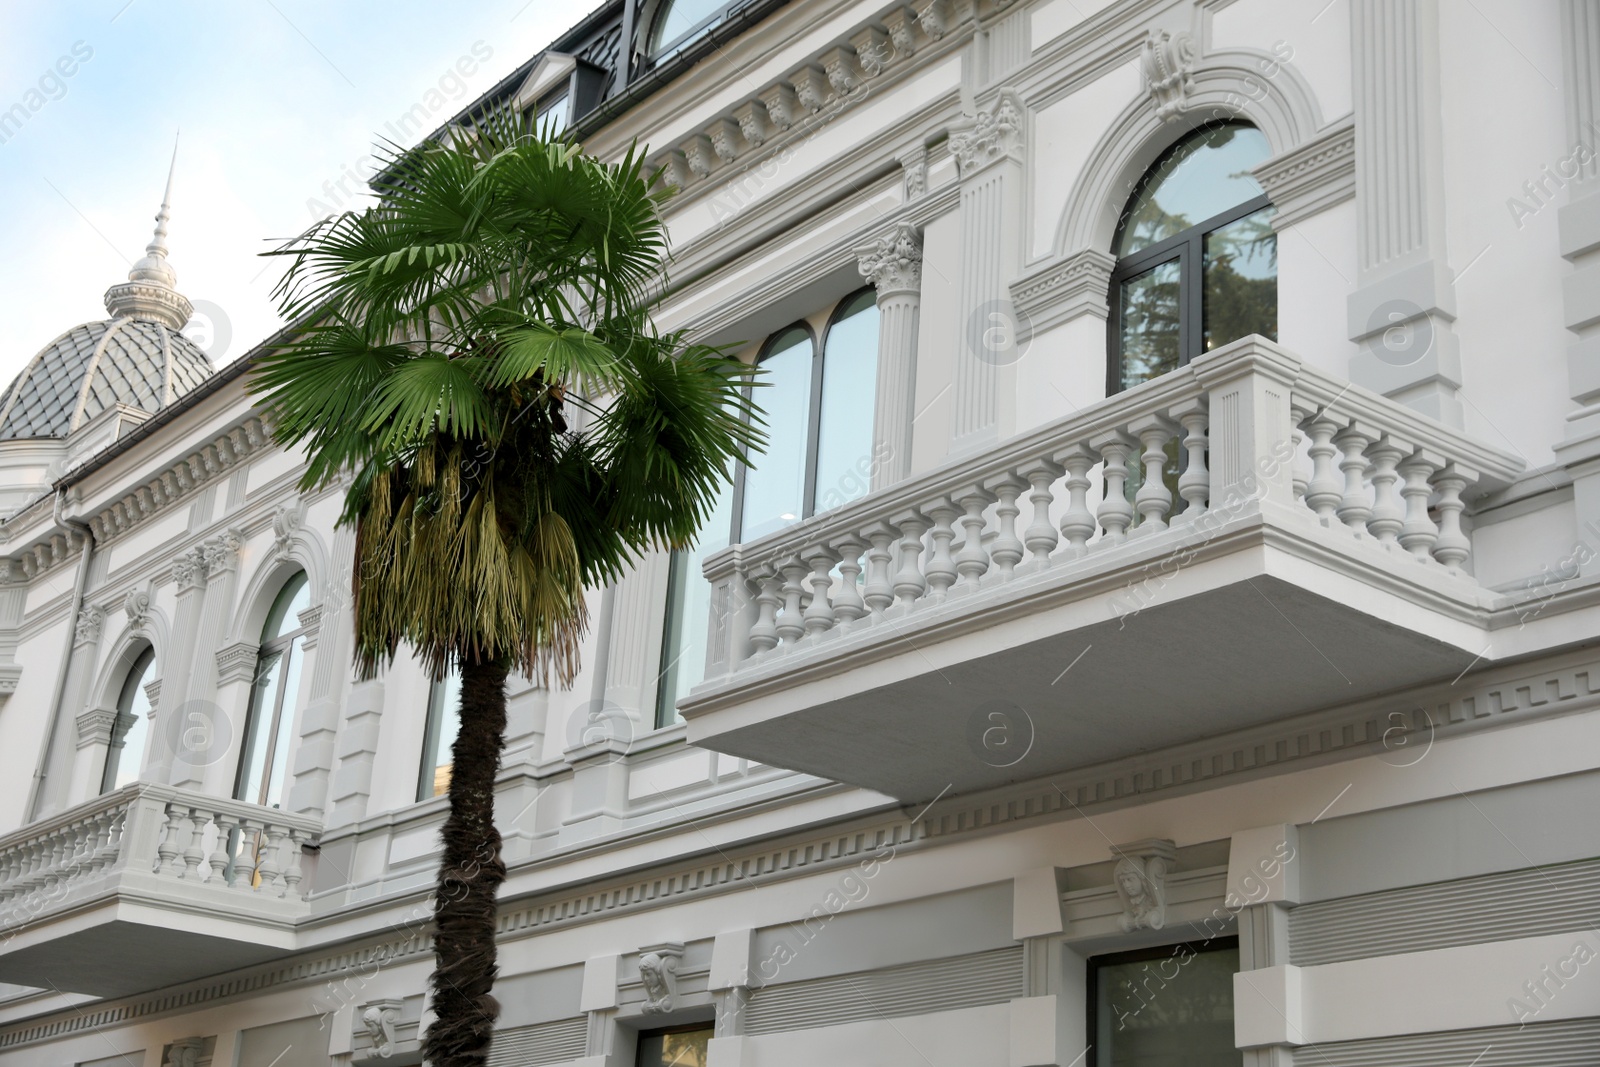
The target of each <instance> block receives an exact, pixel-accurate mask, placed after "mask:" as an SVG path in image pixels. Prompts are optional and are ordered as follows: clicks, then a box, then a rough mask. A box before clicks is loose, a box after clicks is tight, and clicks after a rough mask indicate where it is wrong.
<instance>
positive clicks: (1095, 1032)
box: [1083, 934, 1239, 1067]
mask: <svg viewBox="0 0 1600 1067" xmlns="http://www.w3.org/2000/svg"><path fill="white" fill-rule="evenodd" d="M1238 947H1239V937H1238V935H1237V934H1229V935H1228V936H1226V937H1212V938H1207V939H1206V940H1204V941H1169V942H1166V943H1165V944H1161V945H1151V946H1149V947H1148V948H1136V949H1131V950H1129V951H1127V952H1108V953H1105V954H1104V955H1099V956H1090V957H1089V958H1088V959H1087V960H1085V961H1084V972H1085V973H1084V995H1083V1001H1084V1008H1085V1018H1086V1019H1087V1020H1088V1022H1087V1025H1086V1026H1085V1028H1084V1043H1085V1044H1086V1045H1087V1046H1088V1048H1087V1050H1086V1052H1085V1055H1084V1061H1083V1064H1084V1067H1108V1065H1104V1064H1099V1063H1098V1062H1097V1059H1096V1056H1097V1050H1098V1049H1099V1046H1100V981H1099V978H1100V975H1099V971H1100V968H1102V967H1108V966H1115V965H1117V964H1121V963H1142V962H1144V961H1146V960H1164V959H1169V958H1171V956H1172V954H1173V953H1174V952H1176V951H1177V950H1178V949H1180V948H1187V949H1188V950H1189V951H1190V952H1192V953H1194V954H1195V955H1199V954H1200V953H1202V952H1226V951H1228V950H1229V949H1238Z"/></svg>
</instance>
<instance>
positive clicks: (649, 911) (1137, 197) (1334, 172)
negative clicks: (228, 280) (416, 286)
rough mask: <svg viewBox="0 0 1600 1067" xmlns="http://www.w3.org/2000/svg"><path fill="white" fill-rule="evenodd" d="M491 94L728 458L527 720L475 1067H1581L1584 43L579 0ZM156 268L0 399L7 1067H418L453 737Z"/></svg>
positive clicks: (1539, 31) (1380, 19) (1591, 658)
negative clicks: (369, 634)
mask: <svg viewBox="0 0 1600 1067" xmlns="http://www.w3.org/2000/svg"><path fill="white" fill-rule="evenodd" d="M507 101H511V102H514V103H515V105H516V106H518V107H521V108H523V109H525V110H530V111H532V112H533V113H535V114H536V115H537V116H539V117H540V119H541V120H542V121H544V122H547V123H551V124H555V125H557V126H562V127H568V128H574V129H575V130H576V132H577V134H578V136H579V138H580V139H581V140H582V142H583V143H584V145H585V146H586V148H587V149H588V150H589V151H591V152H593V153H595V154H598V155H600V156H601V157H603V158H604V157H614V156H620V155H621V154H622V153H623V152H624V151H626V150H627V148H628V146H629V145H630V144H631V143H633V142H635V141H637V142H639V143H641V144H647V145H649V146H650V152H649V157H648V158H649V159H650V162H651V166H653V167H655V168H658V169H660V170H662V171H663V172H664V174H665V176H666V177H667V179H668V180H670V181H671V182H672V183H673V184H675V185H678V186H679V187H680V188H681V191H680V193H679V195H678V196H677V197H676V198H675V199H674V200H672V201H671V203H670V204H669V206H668V208H667V211H666V222H667V225H668V228H669V230H670V233H671V237H672V242H673V247H674V250H675V260H674V263H673V267H672V274H671V277H670V279H669V281H668V286H667V292H668V296H667V298H666V301H665V303H664V305H663V307H662V311H661V313H660V316H659V318H660V321H661V323H662V324H663V325H664V326H668V327H672V328H683V329H685V330H687V331H689V333H690V334H691V335H692V336H694V337H695V338H697V339H700V340H705V341H708V342H711V343H716V344H728V345H731V346H733V350H734V351H736V352H737V353H738V354H739V356H740V358H742V359H745V360H747V361H750V362H755V363H760V364H761V365H762V366H763V367H764V368H765V369H766V371H767V372H768V373H767V374H766V376H765V380H766V381H767V382H768V383H769V385H768V387H766V388H764V389H763V391H762V393H761V395H760V396H759V397H758V401H759V402H760V403H761V405H762V406H763V407H764V408H765V409H766V411H767V412H768V416H769V418H768V422H769V435H770V437H771V443H770V445H769V448H768V451H767V454H766V455H765V456H764V457H762V458H761V459H759V460H758V461H756V465H755V469H754V470H751V471H748V472H746V471H740V472H738V474H737V477H736V479H735V484H734V485H733V486H732V487H730V490H729V492H728V493H727V494H726V496H725V498H724V500H723V502H722V504H721V506H720V508H719V510H718V513H717V515H716V516H715V517H714V518H713V520H712V521H711V522H710V524H708V527H707V529H706V530H705V532H704V535H703V537H702V541H701V543H700V545H698V546H697V547H696V549H695V550H694V551H692V552H683V553H677V554H670V553H661V554H659V555H656V556H652V557H650V558H647V559H644V560H642V561H640V563H639V565H638V566H637V567H636V568H635V569H634V570H633V571H632V572H631V573H629V574H628V575H627V576H626V577H625V578H624V579H622V580H621V581H619V582H618V583H616V584H615V585H614V586H612V587H609V588H606V589H604V590H596V591H594V592H593V594H592V604H591V609H592V610H591V616H592V618H593V619H594V620H595V624H594V626H593V627H592V629H591V633H590V635H589V637H588V641H587V644H586V646H585V648H584V650H583V662H584V666H585V672H584V674H583V676H582V677H581V678H580V679H579V681H578V683H577V684H576V685H575V686H574V687H573V688H572V689H570V690H560V689H545V688H541V687H538V686H535V685H532V684H531V683H528V682H525V681H524V682H522V683H518V684H515V685H513V687H512V690H511V692H510V709H511V725H510V728H509V732H508V737H507V753H506V758H505V765H504V770H503V773H502V776H501V789H500V794H499V798H498V804H499V811H500V813H501V828H502V832H503V834H504V837H505V850H506V859H507V862H508V864H509V876H508V879H507V881H506V883H505V885H504V887H503V889H502V892H501V920H500V923H501V925H500V930H501V940H500V953H501V955H500V964H501V965H500V979H499V982H498V984H497V987H496V996H497V997H498V998H499V1000H500V1002H501V1004H502V1006H503V1011H502V1015H501V1019H500V1029H499V1031H498V1036H497V1038H496V1043H495V1050H494V1053H493V1058H492V1061H491V1062H493V1063H496V1064H505V1065H512V1064H516V1065H527V1067H538V1065H547V1064H551V1065H553V1064H578V1063H581V1064H584V1065H585V1067H655V1065H657V1064H665V1063H680V1064H695V1065H705V1064H710V1065H712V1067H791V1065H792V1067H799V1065H801V1064H807V1065H809V1064H814V1063H817V1062H829V1063H837V1064H841V1065H843V1064H863V1065H866V1064H873V1065H881V1064H905V1065H923V1064H926V1065H931V1067H946V1065H950V1067H955V1065H962V1067H972V1065H980V1067H1041V1065H1047V1064H1053V1065H1059V1067H1069V1065H1079V1064H1092V1065H1095V1067H1123V1065H1135V1064H1137V1065H1140V1067H1156V1065H1168V1064H1173V1065H1175V1064H1186V1065H1188V1064H1199V1065H1207V1067H1209V1065H1213V1064H1216V1065H1220V1064H1249V1065H1252V1067H1269V1065H1270V1067H1288V1065H1301V1067H1307V1065H1331V1067H1344V1065H1351V1067H1354V1065H1358V1064H1359V1065H1371V1064H1422V1063H1427V1064H1435V1063H1437V1064H1446V1063H1459V1064H1480V1065H1482V1067H1493V1065H1509V1064H1535V1063H1536V1064H1589V1063H1596V1062H1600V1059H1597V1058H1596V1057H1597V1053H1596V1052H1595V1049H1596V1048H1600V964H1597V963H1596V960H1597V957H1600V935H1597V934H1596V933H1595V929H1596V927H1595V923H1596V922H1597V921H1600V891H1597V889H1596V886H1600V823H1597V821H1596V820H1595V819H1593V818H1591V817H1588V815H1589V813H1591V812H1593V811H1594V810H1596V808H1597V806H1600V255H1597V253H1600V196H1597V195H1595V194H1596V191H1597V190H1600V161H1597V158H1596V150H1595V149H1596V145H1595V138H1596V136H1597V135H1600V129H1597V127H1596V125H1595V123H1596V121H1597V118H1600V2H1596V0H1549V2H1541V3H1537V4H1526V3H1516V2H1513V0H1478V2H1475V3H1472V4H1455V3H1444V2H1441V0H1333V2H1331V3H1329V2H1327V0H1231V2H1230V0H1200V2H1195V0H1113V2H1104V0H912V2H909V3H895V4H890V5H884V4H876V3H862V2H849V0H807V2H806V3H804V4H802V3H796V2H786V0H754V2H747V3H745V4H743V5H729V4H725V3H723V2H722V0H616V2H613V3H610V4H608V5H606V6H604V7H602V8H600V9H598V10H596V11H595V12H593V13H592V14H590V15H589V16H587V17H586V18H585V19H584V20H583V21H582V22H581V23H580V24H579V25H578V26H576V27H574V29H573V30H571V31H570V32H569V33H568V34H566V35H565V36H564V37H563V38H562V39H560V40H559V41H557V42H556V44H555V45H553V46H552V48H551V49H549V50H548V51H546V52H545V53H541V54H540V55H539V56H537V57H534V58H533V59H531V60H530V61H529V62H528V63H526V64H525V65H524V66H523V67H522V68H520V69H519V71H518V72H517V73H516V74H515V75H514V76H513V77H512V78H510V79H508V80H507V81H506V82H504V83H502V84H501V85H500V86H497V87H496V88H495V89H494V90H492V91H491V92H490V93H489V94H488V95H487V96H486V97H485V98H484V99H483V100H481V101H479V103H478V105H475V106H492V105H495V104H499V103H504V102H507ZM168 216H169V209H168V205H167V204H163V207H162V210H161V213H160V216H159V218H158V224H157V231H156V236H155V237H154V238H153V240H152V243H151V245H150V247H149V249H148V250H147V252H146V256H145V258H144V259H142V260H140V261H139V263H138V264H136V266H135V268H134V270H133V272H132V273H131V275H130V278H129V280H128V281H127V282H124V283H119V284H117V285H115V286H113V287H112V288H111V289H110V290H109V291H108V292H107V295H106V305H107V311H108V314H109V316H110V317H109V318H108V319H106V320H105V321H103V322H96V323H89V324H85V325H82V326H78V327H74V328H73V329H72V330H69V331H67V332H66V333H64V334H63V335H62V336H61V337H60V338H58V339H57V340H56V341H54V342H52V343H51V344H50V345H49V346H48V347H46V348H45V349H44V350H43V351H42V352H41V353H40V354H39V355H38V356H37V357H36V358H35V360H34V361H33V362H32V363H31V364H30V365H29V366H28V368H27V369H26V370H25V371H24V372H23V374H22V375H21V376H20V377H19V378H18V380H17V381H16V382H15V383H13V384H12V386H11V387H10V388H9V389H8V391H7V392H6V393H5V395H4V398H3V399H0V508H3V510H4V513H5V516H6V517H5V519H4V521H3V523H0V753H4V756H3V760H4V763H3V766H4V767H5V768H6V769H7V771H8V772H9V773H8V774H7V775H6V776H5V783H6V784H5V785H4V786H3V787H0V829H3V830H4V831H5V832H4V836H0V932H3V933H0V983H5V984H4V985H3V986H0V1065H3V1067H9V1065H12V1064H17V1065H29V1067H32V1065H68V1067H90V1065H92V1067H112V1065H123V1064H127V1065H135V1067H167V1065H174V1067H201V1065H205V1064H214V1065H217V1067H223V1065H227V1067H300V1065H313V1064H314V1065H319V1067H320V1065H323V1064H339V1065H346V1064H355V1063H364V1062H387V1063H392V1064H407V1063H412V1064H415V1063H420V1057H419V1052H418V1043H419V1038H420V1035H421V1033H422V1032H423V1031H424V1030H425V1028H426V1025H427V1023H428V1019H429V1013H428V1004H427V999H426V996H425V990H426V986H427V978H428V975H429V973H430V971H431V967H432V955H431V950H430V946H429V942H428V937H427V919H428V916H429V914H430V907H429V902H428V894H429V891H430V889H431V886H432V884H433V879H434V870H435V865H436V862H437V856H438V844H437V836H438V830H439V826H440V824H441V822H442V821H443V817H444V803H445V799H444V797H443V795H442V792H443V789H444V787H445V784H446V783H447V782H448V776H449V743H450V739H451V738H452V736H453V733H454V721H455V720H454V707H453V701H454V692H453V689H452V686H451V683H450V682H448V681H446V682H443V683H437V684H435V683H431V682H430V681H429V679H428V678H427V676H426V674H425V672H424V671H423V670H422V668H421V667H420V666H419V665H418V664H416V663H415V662H412V661H410V660H408V659H406V658H404V657H402V658H401V659H400V660H399V661H398V662H396V663H395V664H394V665H393V667H392V668H391V669H388V670H387V671H385V672H383V673H382V674H381V675H380V676H379V677H377V678H375V679H373V680H368V681H361V680H357V679H356V678H355V677H354V676H353V674H352V671H351V667H350V660H351V632H350V611H349V604H348V589H349V577H350V574H349V572H350V567H351V559H352V549H353V543H352V542H353V534H352V531H350V530H349V529H345V528H339V527H337V526H336V524H335V519H336V517H337V515H338V513H339V511H340V507H341V497H340V491H339V489H338V488H337V487H335V488H333V489H330V490H327V491H325V492H322V493H319V494H314V495H303V494H301V493H299V492H298V490H297V482H298V479H299V476H300V472H301V459H300V457H299V456H298V455H296V454H294V453H292V452H287V451H284V450H283V449H281V448H280V447H278V446H277V445H275V444H274V443H273V442H272V440H271V428H270V425H269V424H268V423H267V421H265V416H264V415H263V413H262V412H261V411H259V410H258V409H256V408H255V407H253V406H252V403H251V400H250V397H249V395H248V393H247V390H246V385H247V380H248V373H249V365H250V359H249V357H246V358H245V359H243V360H241V361H239V362H238V363H235V364H233V365H230V366H228V367H225V368H222V369H220V370H216V369H214V368H213V367H211V365H210V364H209V363H208V361H207V359H206V357H205V354H204V353H203V352H202V351H200V350H199V349H198V348H196V347H195V346H194V345H192V344H191V343H189V342H188V341H187V340H186V339H185V338H184V337H183V335H182V334H181V333H180V332H179V331H180V330H181V329H182V327H183V326H184V324H185V322H186V321H187V319H188V318H189V315H190V311H191V309H190V306H189V304H188V302H187V301H186V300H185V299H184V298H183V297H182V295H181V290H180V287H179V283H178V279H177V276H176V274H175V272H174V271H173V269H172V267H171V265H170V264H169V262H168V247H167V245H168V240H167V226H168ZM180 232H181V231H180ZM176 244H177V247H178V249H179V256H180V258H181V240H180V241H178V242H176ZM274 341H275V339H268V340H266V341H265V342H263V346H262V348H263V349H265V348H267V347H269V346H270V345H272V344H273V343H274Z"/></svg>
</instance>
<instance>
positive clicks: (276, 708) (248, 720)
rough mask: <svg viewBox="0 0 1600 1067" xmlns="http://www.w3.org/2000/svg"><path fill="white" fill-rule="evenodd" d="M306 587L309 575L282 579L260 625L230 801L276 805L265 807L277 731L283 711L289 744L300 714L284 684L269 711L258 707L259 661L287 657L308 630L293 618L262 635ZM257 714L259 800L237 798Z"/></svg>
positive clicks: (286, 768)
mask: <svg viewBox="0 0 1600 1067" xmlns="http://www.w3.org/2000/svg"><path fill="white" fill-rule="evenodd" d="M297 581H298V582H299V583H300V584H299V585H298V586H296V587H295V589H294V591H293V592H292V593H291V592H290V587H291V586H294V585H295V583H296V582H297ZM310 584H311V576H310V575H309V574H307V573H306V572H305V571H303V570H299V571H295V572H294V573H293V574H291V575H289V576H288V577H287V578H285V579H284V580H283V583H282V584H281V585H279V586H278V592H277V594H276V595H275V596H274V597H273V598H272V606H271V607H270V608H268V609H267V618H266V621H265V622H263V623H262V641H261V645H260V647H259V648H258V649H257V651H256V669H255V674H254V676H253V677H252V678H251V680H250V702H249V704H248V705H247V708H246V711H245V720H244V723H245V726H244V736H243V737H242V738H241V740H240V745H239V765H238V767H237V768H236V769H235V770H234V775H233V799H235V800H242V801H244V802H245V803H247V804H257V805H260V806H262V807H275V806H277V805H271V804H268V803H267V800H266V798H267V795H268V793H269V792H270V791H271V789H272V768H273V766H274V765H275V764H276V762H277V757H278V732H279V731H280V730H281V729H282V728H283V715H284V712H285V710H287V712H288V714H289V715H290V716H291V720H290V727H291V734H290V739H289V740H290V743H291V745H292V744H293V741H294V737H293V732H292V727H293V725H294V722H293V719H294V717H298V716H299V714H300V711H301V709H300V707H299V706H298V701H299V694H298V693H295V694H289V693H288V692H287V689H288V687H287V686H286V685H282V684H280V685H279V686H278V689H277V695H276V696H275V697H274V700H273V707H271V708H266V709H264V708H262V707H261V706H260V705H259V704H258V702H257V692H258V690H259V688H260V686H261V676H262V674H263V669H262V661H263V660H265V659H266V658H267V657H268V656H281V657H287V656H289V655H290V654H291V653H292V651H293V649H294V647H295V643H296V642H298V641H300V640H301V639H302V638H303V637H305V635H306V630H307V629H309V627H307V626H306V625H305V624H304V623H302V622H301V621H300V619H299V617H298V616H296V617H295V620H294V628H293V629H291V630H289V631H287V632H285V633H281V634H278V635H277V636H275V637H270V638H269V637H267V636H266V629H267V627H268V625H270V624H271V622H272V618H273V616H274V615H275V614H276V613H277V609H278V605H279V604H283V605H284V613H285V614H284V615H283V616H280V617H279V618H280V623H279V625H280V626H281V625H282V622H281V619H282V618H285V617H287V614H288V611H289V609H290V608H293V607H294V601H295V598H296V597H298V596H299V595H300V591H301V589H304V588H309V586H310ZM285 600H287V603H285ZM312 606H315V605H312ZM304 652H305V650H304V648H303V647H302V649H301V653H302V655H303V654H304ZM287 674H288V671H287V669H286V670H285V671H284V678H285V679H286V677H287ZM281 680H282V679H281ZM285 703H287V704H288V707H287V709H285ZM261 714H266V715H267V716H269V721H268V725H267V733H266V735H265V741H266V753H265V755H264V756H263V757H262V763H261V786H260V788H259V789H258V790H257V796H258V797H260V798H261V799H255V798H252V797H246V796H240V795H239V794H240V793H241V792H242V791H243V790H244V789H245V787H246V786H247V785H249V780H248V778H247V774H248V770H249V767H250V764H251V762H252V757H253V756H254V755H255V750H254V749H253V747H252V742H253V741H254V740H255V735H254V730H255V726H256V722H255V718H256V716H258V715H261ZM284 758H285V760H287V759H288V755H287V754H285V757H284ZM290 784H291V783H290V773H289V764H288V763H287V762H285V763H284V787H285V789H286V790H287V788H288V787H289V785H290ZM284 800H285V801H287V800H288V797H287V796H285V797H284Z"/></svg>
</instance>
